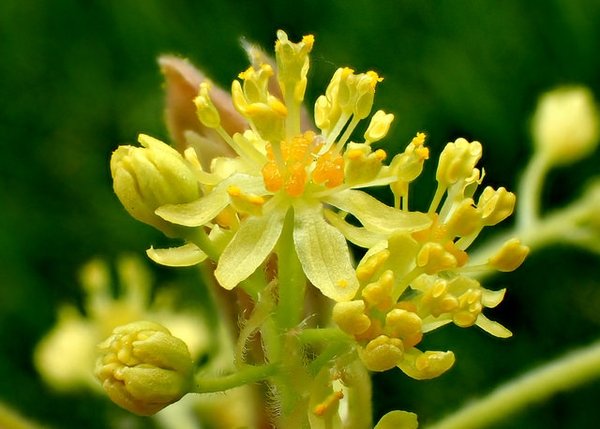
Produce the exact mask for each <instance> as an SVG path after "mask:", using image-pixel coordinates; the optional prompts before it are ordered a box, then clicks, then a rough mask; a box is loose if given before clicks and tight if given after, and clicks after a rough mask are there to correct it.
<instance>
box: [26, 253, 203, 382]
mask: <svg viewBox="0 0 600 429" xmlns="http://www.w3.org/2000/svg"><path fill="white" fill-rule="evenodd" d="M117 273H118V275H119V279H120V284H119V288H118V291H119V294H118V296H117V297H116V298H114V297H113V295H112V291H111V276H110V273H109V267H108V265H107V264H106V263H105V262H103V261H101V260H93V261H90V262H89V263H87V264H86V265H85V266H84V267H83V269H82V270H81V276H80V277H81V283H82V286H83V289H84V290H85V293H86V297H85V301H84V304H85V305H84V309H85V314H82V313H81V312H80V311H79V310H78V309H77V308H75V307H74V306H71V305H63V306H62V307H61V308H60V310H59V314H58V321H57V323H56V325H55V326H54V327H53V328H52V330H51V331H50V332H49V333H48V334H47V335H46V336H45V337H44V338H43V339H42V340H41V341H40V343H39V344H38V345H37V347H36V349H35V352H34V363H35V366H36V368H37V370H38V371H39V373H40V375H41V376H42V378H43V379H44V381H45V382H46V383H48V384H49V385H50V386H51V387H53V388H54V389H57V390H60V391H71V390H73V389H77V388H92V389H97V388H98V383H97V381H96V380H95V378H94V375H93V370H94V356H95V355H96V345H97V344H98V343H99V342H100V341H102V340H103V339H105V338H107V337H108V336H109V335H110V333H111V332H112V331H113V329H114V328H115V327H117V326H119V325H124V324H127V323H131V322H133V321H136V320H143V319H151V320H156V321H158V322H160V323H161V324H163V325H165V326H167V327H168V328H169V330H170V331H171V332H173V333H174V334H175V335H176V336H177V337H179V338H182V339H184V340H185V342H186V343H187V344H188V346H189V349H190V352H191V354H192V357H193V358H195V359H196V358H198V357H199V356H200V355H201V354H202V353H206V351H207V350H208V349H209V348H210V344H211V342H212V341H213V340H214V338H213V336H212V335H211V334H210V333H209V331H208V327H207V324H206V321H205V320H204V318H203V317H202V315H201V313H200V312H198V311H196V312H191V311H190V310H187V309H186V310H180V311H176V308H175V302H174V301H175V297H174V296H173V294H172V291H169V290H161V291H160V292H158V293H157V294H156V297H155V298H154V300H151V299H150V295H151V290H150V286H151V278H150V276H149V273H148V271H147V269H146V268H145V267H144V266H143V265H142V263H141V261H140V260H139V259H137V258H133V257H122V258H120V259H119V260H118V263H117Z"/></svg>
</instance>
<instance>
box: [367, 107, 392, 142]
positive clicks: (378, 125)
mask: <svg viewBox="0 0 600 429" xmlns="http://www.w3.org/2000/svg"><path fill="white" fill-rule="evenodd" d="M393 120H394V115H393V114H391V113H385V112H384V111H383V110H378V111H377V112H375V114H374V115H373V116H372V117H371V122H370V123H369V127H368V128H367V131H366V132H365V141H366V143H367V144H372V143H375V142H378V141H379V140H381V139H383V138H384V137H385V136H386V135H387V133H388V131H389V130H390V124H391V123H392V121H393Z"/></svg>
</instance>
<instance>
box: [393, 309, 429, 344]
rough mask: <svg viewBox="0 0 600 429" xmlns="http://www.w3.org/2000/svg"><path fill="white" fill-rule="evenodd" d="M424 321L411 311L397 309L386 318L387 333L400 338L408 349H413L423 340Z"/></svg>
mask: <svg viewBox="0 0 600 429" xmlns="http://www.w3.org/2000/svg"><path fill="white" fill-rule="evenodd" d="M422 326H423V321H422V320H421V318H420V317H419V316H418V315H417V314H416V313H413V312H411V311H407V310H401V309H399V308H395V309H393V310H392V311H390V312H388V313H387V314H386V316H385V332H386V333H387V334H388V335H390V336H391V337H395V338H400V339H401V340H402V342H403V343H404V346H405V347H406V348H410V347H413V346H415V345H417V344H419V343H420V342H421V339H422V338H423V331H422Z"/></svg>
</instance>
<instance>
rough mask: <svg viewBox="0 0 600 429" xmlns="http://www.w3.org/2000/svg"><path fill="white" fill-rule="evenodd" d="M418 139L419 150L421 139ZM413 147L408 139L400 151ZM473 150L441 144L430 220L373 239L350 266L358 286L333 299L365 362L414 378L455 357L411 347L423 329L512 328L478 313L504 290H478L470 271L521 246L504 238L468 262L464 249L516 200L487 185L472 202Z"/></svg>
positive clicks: (512, 256) (520, 255)
mask: <svg viewBox="0 0 600 429" xmlns="http://www.w3.org/2000/svg"><path fill="white" fill-rule="evenodd" d="M414 143H415V142H414V141H413V143H411V145H414ZM418 144H419V147H420V148H421V149H423V148H422V146H421V141H420V140H419V141H418ZM414 152H415V150H414V148H413V147H410V145H409V148H408V149H407V152H405V154H406V153H410V154H412V153H414ZM407 156H408V155H407ZM480 157H481V144H480V143H479V142H470V143H469V142H468V141H466V140H465V139H462V138H461V139H458V140H456V141H455V142H454V143H449V144H448V145H447V146H446V148H445V149H444V150H443V152H442V153H441V155H440V160H439V164H438V169H437V174H436V178H437V182H438V188H437V192H436V193H435V196H434V198H433V201H432V203H431V206H430V208H429V216H430V218H431V219H432V222H431V224H430V225H429V226H428V227H427V228H425V229H422V230H420V231H416V232H413V233H406V232H403V231H397V232H394V233H393V234H391V235H390V236H389V237H386V238H385V240H383V241H379V242H374V243H372V246H370V250H369V251H368V252H367V254H366V255H365V256H364V258H363V259H362V261H361V262H360V263H359V264H358V267H357V269H356V273H357V276H358V279H359V281H360V284H361V287H360V293H359V294H358V295H357V298H356V299H354V300H352V301H348V302H341V303H337V304H336V305H335V307H334V313H333V319H334V320H335V321H336V323H337V324H338V326H340V328H341V329H343V330H344V331H345V332H347V333H348V334H351V335H353V336H354V337H355V338H356V340H357V341H358V342H359V344H361V348H360V355H361V358H362V360H363V362H364V363H365V365H366V366H367V368H369V369H371V370H373V371H385V370H387V369H390V368H392V367H394V366H398V367H400V368H401V369H402V370H403V371H404V372H405V373H406V374H408V375H409V376H411V377H413V378H416V379H427V378H432V377H436V376H438V375H440V374H441V373H443V372H444V371H446V370H447V369H448V368H450V367H451V366H452V364H453V363H454V356H453V354H452V353H451V352H439V351H427V352H421V351H420V350H418V349H416V348H415V346H416V345H417V344H418V343H419V342H420V341H421V339H422V337H423V334H424V333H427V332H429V331H431V330H433V329H435V328H438V327H440V326H443V325H445V324H447V323H451V322H453V323H454V324H455V325H457V326H460V327H469V326H472V325H478V326H479V327H481V328H482V329H484V330H485V331H487V332H489V333H490V334H492V335H495V336H498V337H508V336H510V335H511V334H510V331H508V330H507V329H506V328H504V327H503V326H501V325H500V324H498V323H496V322H493V321H491V320H489V319H488V318H487V317H485V316H484V315H483V314H482V310H483V308H484V307H488V308H490V307H495V306H496V305H498V304H499V303H500V301H502V298H503V296H504V290H501V291H491V290H488V289H485V288H483V287H482V286H481V284H480V283H479V282H478V281H477V280H476V279H475V278H472V277H469V273H473V272H477V270H486V269H496V270H499V271H512V270H514V269H516V268H517V267H518V266H519V265H520V264H521V263H522V262H523V260H524V259H525V257H526V256H527V253H528V248H527V247H526V246H524V245H522V244H521V243H520V242H519V241H518V240H517V239H511V240H508V241H507V242H506V243H505V244H504V245H503V246H501V247H500V248H499V249H498V250H497V252H496V254H494V255H493V256H492V257H490V258H489V259H488V260H487V261H485V263H483V264H478V265H476V264H473V263H471V262H470V261H469V256H468V254H467V248H468V247H469V246H470V245H471V243H472V242H473V241H474V240H475V238H476V237H477V235H478V234H479V233H480V232H481V230H482V229H483V228H484V227H485V226H491V225H495V224H497V223H499V222H501V221H502V220H504V219H506V218H507V217H508V216H509V215H510V214H511V213H512V211H513V208H514V205H515V196H514V194H512V193H511V192H508V191H506V189H504V188H499V189H493V188H491V187H486V188H485V189H484V190H483V192H481V194H480V196H479V198H478V199H477V202H475V200H474V199H473V196H474V194H475V191H476V188H477V186H478V185H479V184H480V183H481V179H482V177H481V173H480V170H478V169H477V168H476V167H475V165H476V163H477V161H478V160H479V158H480ZM418 170H420V168H419V169H418ZM392 189H393V190H394V189H398V188H394V187H392ZM400 190H401V193H399V192H396V197H397V199H399V198H406V197H407V195H408V194H407V192H406V187H405V186H403V187H400ZM444 195H445V197H444ZM442 200H443V204H441V201H442ZM440 204H441V207H439V206H440ZM338 222H339V221H338ZM338 224H339V225H340V226H341V227H344V228H352V230H353V233H354V235H352V236H355V237H356V238H357V242H358V241H359V239H360V238H361V237H364V236H365V234H364V231H360V230H359V229H358V228H356V227H351V226H350V225H347V224H346V225H343V224H340V223H338Z"/></svg>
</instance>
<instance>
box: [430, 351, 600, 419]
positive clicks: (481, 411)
mask: <svg viewBox="0 0 600 429" xmlns="http://www.w3.org/2000/svg"><path fill="white" fill-rule="evenodd" d="M595 377H600V342H596V343H593V344H591V345H589V346H587V347H584V348H582V349H579V350H576V351H574V352H571V353H569V354H567V355H566V356H564V357H561V358H559V359H557V360H554V361H553V362H550V363H548V364H546V365H544V366H542V367H540V368H537V369H534V370H532V371H530V372H529V373H526V374H525V375H523V376H521V377H519V378H517V379H515V380H513V381H510V382H508V383H506V384H504V385H503V386H500V387H499V388H497V389H496V390H495V391H493V392H492V393H490V394H489V395H487V396H486V397H484V398H482V399H479V400H477V401H475V402H472V403H470V404H468V405H466V406H465V407H464V408H462V409H460V410H458V411H457V412H456V413H454V414H452V415H450V416H448V417H446V418H445V419H443V420H441V421H440V422H438V423H436V424H433V425H431V426H429V427H428V429H475V428H481V427H484V426H486V425H488V424H491V423H494V422H497V421H500V420H502V419H504V418H505V417H507V416H508V415H510V414H512V413H515V412H516V411H518V410H520V409H522V408H524V407H525V406H527V405H529V404H531V403H534V402H538V401H541V400H543V399H546V398H548V397H549V396H551V395H553V394H555V393H557V392H560V391H564V390H568V389H572V388H575V387H577V386H579V385H581V384H583V383H585V382H588V381H590V380H592V379H593V378H595Z"/></svg>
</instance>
